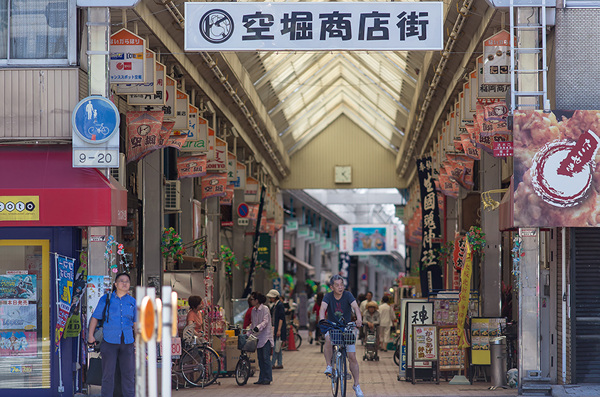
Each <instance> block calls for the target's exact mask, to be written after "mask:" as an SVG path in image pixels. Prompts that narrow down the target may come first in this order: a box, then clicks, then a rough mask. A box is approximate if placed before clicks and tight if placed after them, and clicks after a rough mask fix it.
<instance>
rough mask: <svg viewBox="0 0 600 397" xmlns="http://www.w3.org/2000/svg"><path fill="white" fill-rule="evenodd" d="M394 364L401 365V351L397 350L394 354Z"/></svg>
mask: <svg viewBox="0 0 600 397" xmlns="http://www.w3.org/2000/svg"><path fill="white" fill-rule="evenodd" d="M394 364H396V365H398V366H399V365H400V350H398V349H396V351H395V352H394Z"/></svg>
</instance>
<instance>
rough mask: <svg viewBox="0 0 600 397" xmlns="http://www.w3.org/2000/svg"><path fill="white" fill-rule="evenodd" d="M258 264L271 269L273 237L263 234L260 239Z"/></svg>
mask: <svg viewBox="0 0 600 397" xmlns="http://www.w3.org/2000/svg"><path fill="white" fill-rule="evenodd" d="M256 261H257V263H258V264H259V265H260V266H262V267H263V268H265V269H269V268H270V267H271V236H269V234H268V233H261V234H260V236H259V239H258V255H257V257H256Z"/></svg>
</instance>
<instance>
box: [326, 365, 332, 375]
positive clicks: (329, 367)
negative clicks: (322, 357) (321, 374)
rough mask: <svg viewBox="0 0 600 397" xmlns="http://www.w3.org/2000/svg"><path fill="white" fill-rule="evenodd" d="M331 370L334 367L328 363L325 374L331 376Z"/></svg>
mask: <svg viewBox="0 0 600 397" xmlns="http://www.w3.org/2000/svg"><path fill="white" fill-rule="evenodd" d="M331 372H333V369H332V368H331V365H328V366H327V368H325V375H327V376H331Z"/></svg>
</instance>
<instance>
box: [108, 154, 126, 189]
mask: <svg viewBox="0 0 600 397" xmlns="http://www.w3.org/2000/svg"><path fill="white" fill-rule="evenodd" d="M125 166H126V163H125V153H119V167H118V168H111V169H110V175H111V176H112V177H113V178H115V179H116V180H117V181H118V182H119V183H120V184H121V185H122V186H123V187H125Z"/></svg>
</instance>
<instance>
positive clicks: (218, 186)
mask: <svg viewBox="0 0 600 397" xmlns="http://www.w3.org/2000/svg"><path fill="white" fill-rule="evenodd" d="M226 185H227V174H226V173H224V172H217V173H212V174H207V175H206V176H203V177H202V184H201V187H202V200H205V199H207V198H209V197H223V196H225V186H226Z"/></svg>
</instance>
